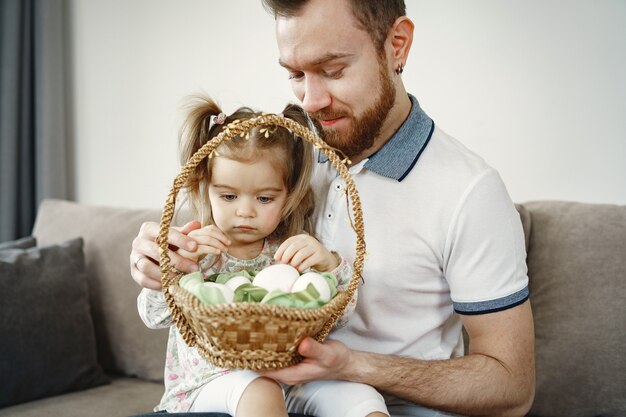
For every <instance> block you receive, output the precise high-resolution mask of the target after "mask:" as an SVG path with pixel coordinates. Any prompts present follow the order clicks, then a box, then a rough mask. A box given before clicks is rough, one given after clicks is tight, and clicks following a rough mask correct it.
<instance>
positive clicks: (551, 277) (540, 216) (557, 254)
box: [524, 202, 626, 417]
mask: <svg viewBox="0 0 626 417" xmlns="http://www.w3.org/2000/svg"><path fill="white" fill-rule="evenodd" d="M524 206H525V207H526V208H527V209H528V210H529V211H530V213H531V219H532V220H531V233H530V250H529V253H528V268H529V277H530V300H531V304H532V308H533V314H534V318H535V332H536V359H537V393H536V397H535V402H534V404H533V407H532V410H531V415H534V416H557V415H558V416H569V417H577V416H580V417H583V416H599V415H604V416H626V355H624V353H623V352H624V348H625V346H626V302H624V295H626V206H615V205H600V204H593V205H592V204H582V203H566V202H533V203H526V204H524Z"/></svg>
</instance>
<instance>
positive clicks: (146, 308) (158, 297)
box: [137, 288, 173, 329]
mask: <svg viewBox="0 0 626 417" xmlns="http://www.w3.org/2000/svg"><path fill="white" fill-rule="evenodd" d="M137 310H138V311H139V317H141V320H142V321H143V322H144V324H145V325H146V326H148V328H150V329H163V328H166V327H170V326H171V325H172V323H173V320H172V314H171V313H170V309H169V308H168V307H167V303H166V301H165V296H164V295H163V293H162V292H161V291H155V290H150V289H148V288H144V289H142V290H141V292H140V293H139V296H138V297H137Z"/></svg>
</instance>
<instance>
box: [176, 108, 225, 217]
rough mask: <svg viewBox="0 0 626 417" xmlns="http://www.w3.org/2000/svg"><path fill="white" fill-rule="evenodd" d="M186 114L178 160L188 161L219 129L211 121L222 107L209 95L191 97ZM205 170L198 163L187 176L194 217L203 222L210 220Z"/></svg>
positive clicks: (204, 166)
mask: <svg viewBox="0 0 626 417" xmlns="http://www.w3.org/2000/svg"><path fill="white" fill-rule="evenodd" d="M186 108H187V109H188V113H187V117H186V118H185V122H184V123H183V125H182V127H181V130H180V140H179V146H180V163H181V166H183V165H185V164H186V163H187V161H188V160H189V159H190V158H191V157H192V156H193V155H194V154H195V153H196V152H197V151H198V149H200V148H201V147H202V146H203V145H204V144H205V143H207V142H208V141H209V140H210V139H211V138H212V137H214V136H216V135H217V134H218V133H219V131H220V130H221V126H219V125H215V124H211V119H212V118H213V117H215V116H218V115H219V114H221V113H222V109H220V107H219V106H218V105H217V103H215V101H213V100H212V99H211V98H210V97H206V96H192V97H191V99H190V100H189V103H188V104H187V106H186ZM207 176H208V172H207V165H206V164H199V165H198V166H197V167H196V169H195V171H194V172H193V173H191V174H190V175H189V177H188V179H187V185H186V187H185V188H186V190H187V197H188V198H189V201H190V206H191V207H190V208H191V211H192V215H193V216H194V218H198V217H199V218H200V219H202V223H203V224H206V223H207V221H208V220H209V219H210V216H211V213H210V208H209V211H208V212H207V207H206V206H207V204H206V202H207V201H208V178H207Z"/></svg>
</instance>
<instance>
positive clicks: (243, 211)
mask: <svg viewBox="0 0 626 417" xmlns="http://www.w3.org/2000/svg"><path fill="white" fill-rule="evenodd" d="M235 214H237V216H239V217H254V208H253V207H252V204H250V203H249V202H247V201H245V199H240V203H239V205H238V206H237V210H236V213H235Z"/></svg>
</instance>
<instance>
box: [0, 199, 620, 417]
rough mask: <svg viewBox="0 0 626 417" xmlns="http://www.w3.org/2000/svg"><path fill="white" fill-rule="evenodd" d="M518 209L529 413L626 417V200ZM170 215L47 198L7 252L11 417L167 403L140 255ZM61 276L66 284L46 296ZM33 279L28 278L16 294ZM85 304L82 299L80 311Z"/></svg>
mask: <svg viewBox="0 0 626 417" xmlns="http://www.w3.org/2000/svg"><path fill="white" fill-rule="evenodd" d="M517 208H518V211H519V213H520V217H521V219H522V223H523V226H524V231H525V236H526V245H527V252H528V259H527V261H528V268H529V277H530V293H531V298H530V299H531V303H532V307H533V313H534V320H535V332H536V366H537V390H536V396H535V401H534V404H533V406H532V409H531V411H530V414H529V415H531V416H569V417H577V416H580V417H583V416H589V417H591V416H604V417H608V416H626V353H625V352H626V302H625V300H626V206H617V205H605V204H583V203H576V202H557V201H538V202H529V203H524V204H518V205H517ZM159 218H160V210H158V209H147V210H140V209H130V208H117V207H97V206H88V205H83V204H78V203H74V202H68V201H61V200H45V201H44V202H43V203H42V204H41V206H40V208H39V211H38V215H37V220H36V224H35V226H34V230H33V236H34V238H35V239H36V242H34V241H31V242H21V243H20V242H18V243H17V244H15V245H13V247H11V245H10V244H8V245H7V244H5V246H4V248H2V247H0V254H2V255H0V266H1V267H0V286H1V287H0V294H2V295H0V313H1V316H2V317H3V319H2V321H0V323H1V324H2V326H0V332H1V333H0V355H3V354H4V355H5V356H4V357H0V363H1V364H2V365H1V366H2V368H0V372H2V373H1V374H0V378H2V380H1V381H2V382H0V386H2V387H3V388H1V389H0V392H2V391H4V394H2V395H0V397H4V400H5V401H4V403H1V402H0V407H1V406H4V408H0V417H4V416H12V417H35V416H37V417H39V416H65V417H72V416H89V417H98V416H103V417H104V416H107V417H110V416H130V415H136V414H141V413H146V412H149V411H151V410H152V408H153V407H154V406H155V405H156V404H157V403H158V401H159V399H160V397H161V395H162V392H163V387H162V382H161V381H162V378H163V360H164V355H165V345H166V340H167V331H166V330H158V331H156V330H149V329H147V328H146V327H145V326H144V324H143V323H142V322H141V320H140V319H139V317H138V315H137V312H136V297H137V294H138V293H139V291H140V288H139V287H138V286H137V285H136V284H135V282H134V281H133V280H132V279H131V278H130V273H129V252H130V247H131V243H132V239H133V237H134V236H135V235H136V233H137V231H138V230H139V227H140V225H141V224H142V223H143V222H144V221H148V220H152V221H158V220H159ZM366 236H367V229H366ZM55 251H57V252H55ZM68 251H69V252H68ZM72 251H73V252H72ZM66 252H67V253H66ZM68 253H69V257H67V256H66V255H67V254H68ZM83 254H84V259H83ZM64 256H65V257H64ZM20 257H21V258H20ZM24 257H26V258H27V260H28V262H30V264H29V265H30V266H28V265H27V266H28V267H33V268H35V272H32V271H31V272H30V275H29V276H28V277H21V276H20V277H17V276H9V277H7V276H6V275H7V271H9V272H10V273H11V274H16V275H19V274H20V271H22V272H23V270H26V269H23V270H22V269H19V268H17V269H10V268H13V266H11V265H9V266H7V265H4V264H5V263H7V262H8V263H9V264H10V261H15V260H16V259H23V258H24ZM7 259H8V260H7ZM28 262H26V263H28ZM38 262H39V263H42V262H43V266H42V265H39V264H38ZM35 264H36V265H35ZM33 265H35V266H33ZM37 265H38V266H37ZM57 267H58V268H61V269H59V270H58V271H56V272H55V268H57ZM7 268H9V269H7ZM20 268H21V267H20ZM24 268H26V267H24ZM36 268H40V269H39V270H37V269H36ZM63 268H66V269H63ZM67 268H70V269H67ZM11 271H12V272H11ZM37 271H39V272H37ZM44 275H45V277H46V278H45V280H41V281H37V279H36V276H44ZM68 276H71V277H72V278H71V280H73V281H64V280H67V279H68V278H67V277H68ZM55 280H60V281H59V282H60V284H59V285H60V286H61V288H62V289H63V291H58V292H57V293H54V291H53V289H46V290H45V291H43V293H44V294H43V295H42V296H41V297H40V298H37V297H39V296H38V295H37V292H38V291H39V289H40V288H44V287H46V285H49V286H50V287H52V286H54V285H56V284H54V285H53V284H51V283H52V282H55ZM31 282H34V284H31ZM22 283H27V284H28V285H30V287H28V288H27V289H25V290H20V291H17V290H15V291H13V289H14V288H16V287H17V288H20V285H21V284H22ZM24 285H26V284H24ZM57 286H58V285H57ZM69 289H72V291H70V292H71V294H70V295H67V291H66V290H69ZM2 297H4V298H2ZM75 300H82V301H81V303H82V304H81V306H80V307H79V308H78V309H77V310H75V309H74V306H73V304H80V303H76V302H75ZM9 306H12V307H10V308H12V309H15V311H19V313H16V312H15V311H14V310H10V309H9ZM35 313H37V314H39V315H38V316H35V318H30V319H29V317H30V315H31V314H35ZM29 320H30V322H29ZM18 322H19V323H18ZM79 322H80V323H79ZM49 329H52V334H51V335H47V336H45V337H44V336H40V335H41V334H43V333H46V332H47V331H48V330H49ZM18 339H19V340H18ZM18 342H19V347H16V344H18ZM56 351H60V352H61V353H58V352H57V353H55V352H56ZM6 352H9V353H6ZM27 352H28V355H27ZM7 355H10V358H9V356H7ZM23 356H27V360H22V359H23ZM34 358H36V360H35V359H34ZM33 361H35V362H36V366H35V368H34V369H30V368H29V366H30V364H32V363H33ZM72 361H73V362H72ZM15 368H17V369H15ZM50 369H52V371H50ZM11 372H12V373H11ZM28 372H30V374H29V375H28V376H27V377H24V375H25V374H28ZM7 375H9V376H10V378H8V377H7ZM23 377H24V378H27V379H26V380H25V381H22V382H19V381H20V379H24V378H23ZM28 378H29V379H28ZM55 378H60V379H59V380H57V379H55ZM49 379H51V380H50V381H49ZM20 383H21V384H22V385H19V384H20ZM46 387H47V388H46ZM46 390H47V391H46ZM7 397H8V404H7ZM12 399H13V400H14V401H11V400H12ZM12 402H13V403H12ZM15 402H18V403H15Z"/></svg>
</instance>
